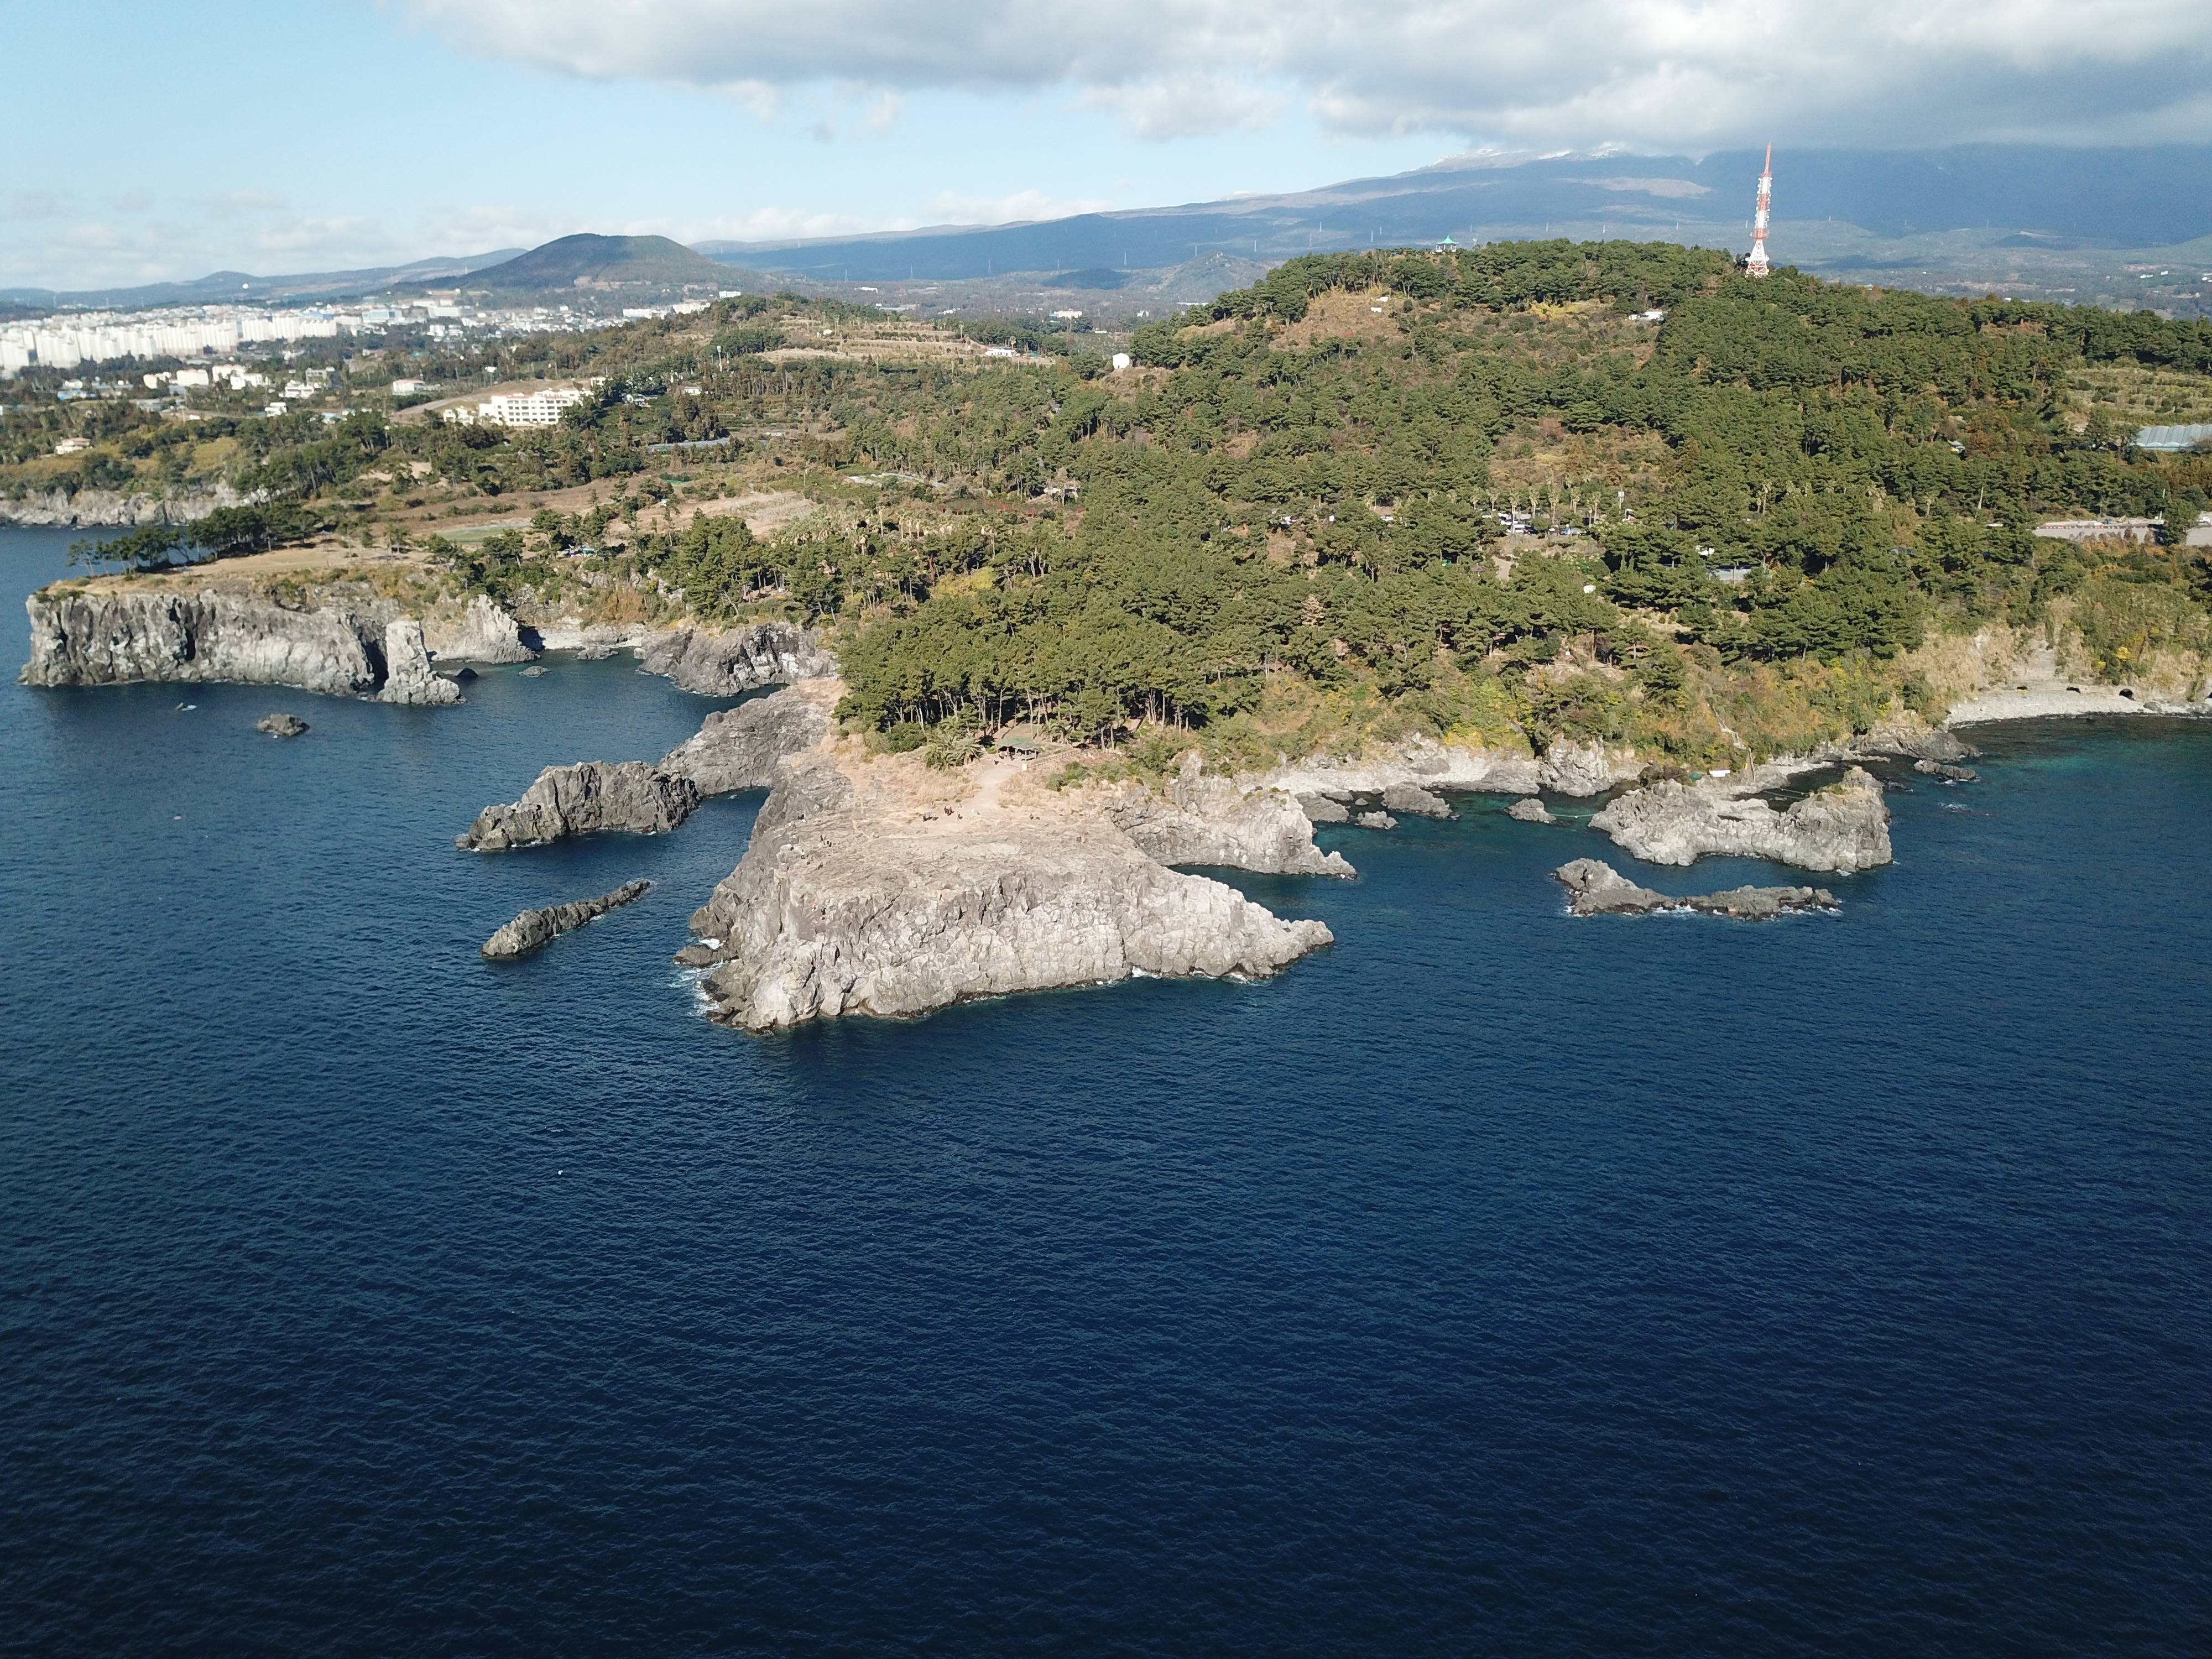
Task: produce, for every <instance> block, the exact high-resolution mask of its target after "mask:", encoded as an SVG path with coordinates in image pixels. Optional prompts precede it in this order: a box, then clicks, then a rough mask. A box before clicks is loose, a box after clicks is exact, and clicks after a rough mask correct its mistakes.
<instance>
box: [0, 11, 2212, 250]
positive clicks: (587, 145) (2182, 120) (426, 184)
mask: <svg viewBox="0 0 2212 1659" xmlns="http://www.w3.org/2000/svg"><path fill="white" fill-rule="evenodd" d="M6 36H7V45H8V51H7V54H6V56H7V58H8V60H9V62H8V64H7V65H6V68H5V69H4V70H0V72H4V74H5V75H6V77H7V78H6V83H5V85H6V92H5V95H4V97H0V143H4V149H0V154H4V155H6V156H7V158H8V161H9V166H8V167H7V169H6V172H5V173H4V174H0V287H13V286H27V285H38V286H46V287H52V288H61V289H70V288H82V287H88V286H94V285H106V284H113V283H135V282H143V281H150V280H157V279H161V278H165V277H191V276H200V275H204V273H206V272H208V271H210V270H216V269H222V268H230V269H238V270H249V271H252V272H255V273H258V274H275V273H278V272H283V271H296V270H325V269H331V268H337V267H343V266H347V265H356V264H387V263H397V262H399V261H403V260H405V259H410V258H420V257H422V256H425V255H429V254H435V253H471V252H482V251H484V250H487V249H489V248H493V247H498V246H529V245H532V244H535V243H537V242H539V241H543V240H547V239H548V238H550V237H552V236H556V235H560V234H566V233H568V232H569V231H574V230H582V229H596V230H604V231H657V232H661V233H664V234H670V235H673V236H676V237H678V238H679V239H681V240H686V241H696V240H706V239H713V238H727V239H735V240H750V239H755V238H766V237H774V236H786V235H796V234H835V233H839V232H844V231H850V230H860V229H881V228H899V227H904V226H911V225H915V224H925V223H943V222H965V223H981V222H1000V221H1003V220H1006V219H1009V218H1037V217H1046V216H1053V215H1054V214H1058V213H1065V212H1072V211H1079V210H1083V209H1085V208H1093V207H1105V206H1110V207H1143V206H1151V205H1155V204H1163V203H1170V202H1177V201H1192V200H1204V199H1208V198H1212V197H1219V196H1224V195H1228V194H1231V193H1232V192H1235V191H1279V190H1292V189H1300V188H1307V187H1311V186H1314V185H1321V184H1325V183H1328V182H1330V181H1332V180H1335V179H1345V178H1351V177H1357V176H1360V175H1364V174H1370V173H1393V172H1398V171H1401V170H1403V169H1405V168H1408V167H1418V166H1420V165H1422V164H1424V163H1425V162H1428V161H1435V160H1437V159H1438V158H1439V157H1441V156H1443V155H1449V154H1453V153H1455V152H1457V151H1461V150H1463V149H1468V148H1470V147H1474V146H1486V147H1497V148H1501V149H1522V150H1534V151H1537V152H1545V151H1553V150H1558V149H1569V148H1583V149H1587V148H1595V147H1597V146H1599V145H1605V144H1612V145H1619V146H1622V147H1626V148H1628V149H1642V150H1645V151H1660V152H1668V153H1678V154H1679V153H1689V154H1696V153H1699V152H1701V151H1703V150H1705V149H1712V148H1715V147H1717V146H1719V145H1723V144H1736V143H1753V142H1757V141H1758V140H1759V139H1762V138H1767V137H1782V138H1783V139H1784V142H1785V143H1795V144H1797V145H1801V146H1802V145H1806V144H1812V143H1860V144H1873V145H1891V144H1913V143H1943V142H1955V141H1959V140H1962V139H1978V138H1993V139H2006V138H2037V139H2053V140H2057V141H2060V142H2066V141H2069V140H2071V141H2081V142H2103V143H2110V142H2123V143H2124V142H2131V141H2148V140H2154V139H2155V140H2173V139H2182V140H2191V141H2195V142H2212V6H2203V5H2188V4H2182V3H2171V0H2167V3H2149V0H1947V3H1946V4H1945V5H1943V6H1942V7H1940V8H1931V7H1929V6H1928V5H1927V4H1926V3H1925V0H1855V3H1854V4H1853V5H1852V6H1850V7H1848V8H1845V7H1838V6H1836V5H1834V4H1833V3H1832V0H1547V3H1546V4H1545V5H1543V6H1541V7H1532V6H1530V5H1528V3H1527V0H1270V3H1268V4H1266V5H1263V6H1255V5H1254V4H1253V3H1252V0H1115V3H1114V4H1112V5H1110V6H1102V5H1101V4H1100V3H1098V0H961V3H947V0H809V3H807V4H805V5H803V6H793V5H792V4H790V3H789V0H295V3H293V4H290V5H286V6H279V5H276V4H273V3H267V0H194V3H191V4H188V5H178V4H175V3H151V0H71V3H68V4H62V5H47V6H44V7H40V8H36V9H33V8H31V7H29V6H27V5H18V6H15V7H14V8H12V9H11V15H9V19H8V22H7V27H6Z"/></svg>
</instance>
